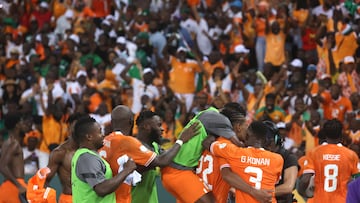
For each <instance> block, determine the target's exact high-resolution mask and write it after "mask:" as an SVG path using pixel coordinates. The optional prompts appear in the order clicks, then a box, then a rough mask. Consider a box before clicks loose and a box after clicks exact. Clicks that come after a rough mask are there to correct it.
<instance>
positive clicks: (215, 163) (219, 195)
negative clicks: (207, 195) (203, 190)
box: [196, 150, 230, 203]
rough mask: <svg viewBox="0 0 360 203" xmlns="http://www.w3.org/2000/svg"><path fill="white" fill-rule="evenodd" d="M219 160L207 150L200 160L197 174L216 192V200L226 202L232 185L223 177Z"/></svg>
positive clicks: (221, 202) (219, 202)
mask: <svg viewBox="0 0 360 203" xmlns="http://www.w3.org/2000/svg"><path fill="white" fill-rule="evenodd" d="M219 162H220V160H219V158H218V157H216V156H214V155H212V154H211V153H210V152H209V151H208V150H205V151H204V152H203V154H202V156H201V158H200V160H199V165H198V168H197V169H196V174H197V175H198V176H199V177H200V178H201V179H202V180H203V181H204V183H206V184H207V186H208V188H209V189H210V190H211V191H212V193H213V194H214V196H215V198H216V202H218V203H226V201H227V196H228V193H229V190H230V185H229V184H227V183H226V182H225V181H224V180H223V179H222V176H221V171H220V165H221V163H219Z"/></svg>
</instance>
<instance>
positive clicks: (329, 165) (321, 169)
mask: <svg viewBox="0 0 360 203" xmlns="http://www.w3.org/2000/svg"><path fill="white" fill-rule="evenodd" d="M306 157H307V158H306V159H307V160H306V161H305V162H304V174H305V173H315V179H314V183H315V191H314V202H345V200H346V193H347V184H348V182H349V181H350V180H351V175H353V174H357V173H358V172H359V170H358V168H357V164H358V157H357V155H356V154H355V152H353V151H351V150H350V149H348V148H346V147H344V146H342V145H341V144H327V143H323V144H322V145H320V146H318V147H316V148H315V149H313V150H312V151H310V152H309V154H308V155H307V156H306Z"/></svg>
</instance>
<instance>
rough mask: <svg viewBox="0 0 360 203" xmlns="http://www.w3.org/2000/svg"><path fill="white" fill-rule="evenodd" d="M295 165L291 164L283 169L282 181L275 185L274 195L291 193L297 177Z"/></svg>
mask: <svg viewBox="0 0 360 203" xmlns="http://www.w3.org/2000/svg"><path fill="white" fill-rule="evenodd" d="M297 173H298V168H297V166H291V167H289V168H287V169H285V171H284V177H283V178H284V183H283V184H281V185H278V186H277V187H275V196H281V195H287V194H291V193H292V191H293V189H294V186H295V183H296V178H297Z"/></svg>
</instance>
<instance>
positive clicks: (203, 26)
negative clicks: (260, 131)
mask: <svg viewBox="0 0 360 203" xmlns="http://www.w3.org/2000/svg"><path fill="white" fill-rule="evenodd" d="M0 30H1V32H0V84H1V87H2V88H1V90H0V105H1V108H0V130H1V135H2V136H1V137H0V139H1V140H2V141H3V140H5V139H7V129H6V128H5V126H4V118H6V116H8V115H14V114H16V115H21V117H22V121H24V122H22V124H23V125H24V126H23V127H22V128H21V130H22V131H23V132H22V134H23V136H24V139H23V143H22V144H23V147H24V148H23V152H24V159H25V173H27V174H33V173H35V172H36V171H37V170H38V169H39V168H41V167H45V166H46V165H47V162H48V158H49V152H50V151H51V150H52V149H54V148H55V147H56V146H58V145H59V144H61V143H62V142H64V140H65V139H66V138H67V136H68V123H67V118H68V117H69V115H71V114H73V113H76V112H80V113H88V114H90V115H91V116H92V117H94V118H95V119H96V120H97V121H98V122H99V123H100V124H101V125H102V127H103V130H104V133H105V134H107V133H109V132H111V127H110V114H109V112H111V110H112V108H113V107H115V106H116V105H119V104H125V105H128V106H129V107H131V109H132V111H133V113H134V114H135V115H137V114H139V112H140V111H141V110H144V109H150V110H153V111H155V112H157V113H158V114H159V115H161V117H162V119H163V128H164V134H163V146H164V148H167V147H168V146H171V145H172V144H173V142H174V141H175V140H176V138H177V136H178V135H179V133H180V132H181V130H182V129H183V126H184V125H185V124H186V123H187V122H188V121H189V120H190V119H191V118H192V117H193V116H194V115H195V114H196V113H197V112H199V111H202V110H204V109H206V108H208V107H210V106H214V107H216V108H219V109H220V108H222V107H223V105H224V104H226V103H228V102H237V103H240V104H242V105H243V107H244V108H245V109H247V115H246V117H247V120H248V122H251V121H253V120H271V121H273V122H275V123H276V124H277V126H278V128H279V129H280V133H281V134H282V136H284V137H285V148H286V149H289V150H291V151H292V152H294V153H296V154H298V155H299V156H301V155H303V154H304V153H306V152H307V151H308V150H310V149H312V148H314V146H316V145H318V142H319V137H318V132H319V129H320V126H321V125H322V124H323V122H324V121H325V120H327V119H332V118H337V119H339V120H340V121H341V122H343V125H344V126H345V130H344V132H343V133H344V135H345V136H344V138H345V139H344V141H343V142H344V144H345V145H346V146H349V147H350V148H352V149H353V150H355V151H356V152H359V143H360V111H359V108H360V95H359V93H360V77H359V74H360V50H359V49H358V36H359V32H360V1H359V0H283V1H278V0H234V1H232V0H187V1H186V0H48V1H46V0H43V1H41V0H0ZM134 135H136V128H135V130H134ZM0 145H1V144H0Z"/></svg>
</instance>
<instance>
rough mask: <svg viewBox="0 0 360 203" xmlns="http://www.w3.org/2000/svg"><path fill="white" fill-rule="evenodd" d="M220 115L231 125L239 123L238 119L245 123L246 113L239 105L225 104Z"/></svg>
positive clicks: (234, 103)
mask: <svg viewBox="0 0 360 203" xmlns="http://www.w3.org/2000/svg"><path fill="white" fill-rule="evenodd" d="M220 113H221V114H223V115H224V116H226V117H227V118H228V119H229V120H230V121H231V123H234V122H237V121H240V120H239V119H242V120H243V121H244V122H245V120H244V119H245V117H246V111H245V109H244V108H243V107H242V106H241V105H240V104H239V103H236V102H229V103H227V104H225V105H224V108H223V109H222V110H221V112H220Z"/></svg>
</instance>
